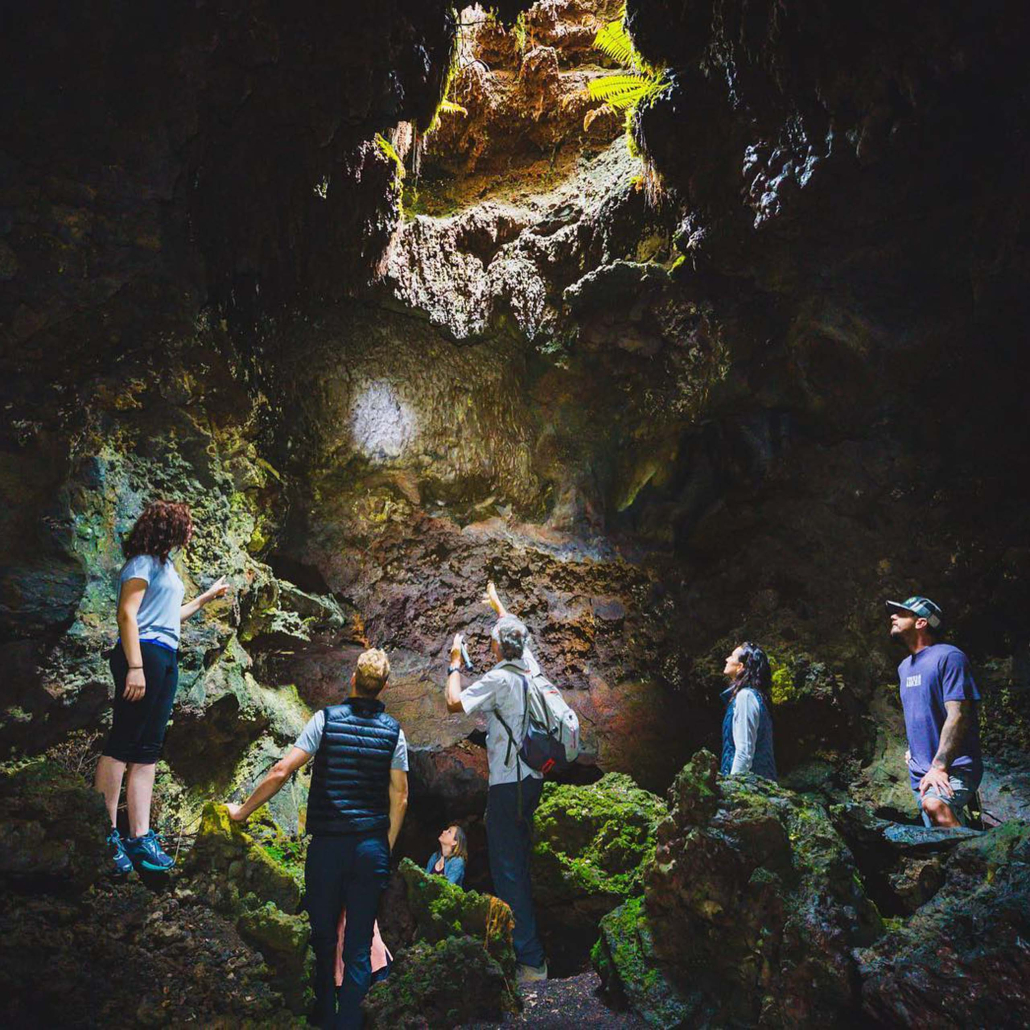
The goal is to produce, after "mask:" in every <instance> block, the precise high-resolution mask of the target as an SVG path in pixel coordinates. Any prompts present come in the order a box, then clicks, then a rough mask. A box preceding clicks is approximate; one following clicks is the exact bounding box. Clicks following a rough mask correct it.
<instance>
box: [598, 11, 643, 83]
mask: <svg viewBox="0 0 1030 1030" xmlns="http://www.w3.org/2000/svg"><path fill="white" fill-rule="evenodd" d="M625 16H626V11H625V8H623V12H622V14H621V15H620V16H619V17H618V18H616V20H615V21H610V22H608V23H607V24H606V25H603V26H602V27H601V31H600V32H598V33H597V35H596V36H595V37H594V47H595V48H596V49H598V50H600V51H601V53H602V54H605V55H606V56H607V57H610V58H611V59H612V60H613V61H614V62H615V63H616V64H621V65H622V67H623V68H635V69H636V70H637V71H640V70H641V61H640V55H639V54H638V53H637V51H636V48H635V47H634V46H633V40H632V39H630V38H629V33H628V32H627V31H626V23H625V21H624V20H623V19H624V18H625Z"/></svg>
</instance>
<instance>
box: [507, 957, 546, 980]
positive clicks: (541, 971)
mask: <svg viewBox="0 0 1030 1030" xmlns="http://www.w3.org/2000/svg"><path fill="white" fill-rule="evenodd" d="M515 979H516V980H518V982H519V983H520V984H528V983H533V982H535V981H537V980H546V979H547V963H546V962H545V963H544V964H543V965H542V966H527V965H525V964H524V963H522V962H520V963H519V968H518V969H517V970H516V973H515Z"/></svg>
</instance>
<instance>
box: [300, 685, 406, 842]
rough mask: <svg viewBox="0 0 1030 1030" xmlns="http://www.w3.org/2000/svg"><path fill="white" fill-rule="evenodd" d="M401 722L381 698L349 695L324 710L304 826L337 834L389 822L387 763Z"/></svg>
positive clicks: (386, 825)
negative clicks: (341, 702) (386, 707)
mask: <svg viewBox="0 0 1030 1030" xmlns="http://www.w3.org/2000/svg"><path fill="white" fill-rule="evenodd" d="M400 732H401V726H400V723H399V722H398V721H397V720H396V719H394V718H393V717H392V716H389V715H387V714H386V712H385V711H384V710H383V703H382V701H376V700H374V699H372V698H363V697H349V698H347V700H346V701H344V702H343V704H341V705H333V706H331V707H329V708H327V709H326V710H325V731H324V732H323V733H322V743H321V744H319V746H318V750H317V751H316V752H315V761H314V769H313V771H312V774H311V792H310V793H309V794H308V817H307V830H308V833H312V834H319V835H321V834H326V835H330V836H340V835H341V834H345V833H371V832H374V831H377V830H386V829H388V828H389V826H390V762H391V761H392V759H393V752H394V749H395V748H396V747H397V740H398V738H399V737H400Z"/></svg>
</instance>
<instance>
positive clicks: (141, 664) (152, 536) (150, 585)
mask: <svg viewBox="0 0 1030 1030" xmlns="http://www.w3.org/2000/svg"><path fill="white" fill-rule="evenodd" d="M192 535H193V520H192V518H191V516H190V509H189V505H188V504H179V503H175V502H172V501H151V502H150V503H149V504H148V505H147V506H146V507H145V508H144V509H143V514H142V515H140V517H139V518H138V519H137V520H136V524H135V525H134V526H133V527H132V532H131V533H129V536H128V539H127V540H126V541H125V543H124V545H123V550H124V552H125V557H126V562H125V564H124V565H123V566H122V571H121V576H120V580H121V593H120V595H119V599H118V632H119V638H118V643H117V644H116V645H115V647H114V649H113V650H112V651H111V655H110V658H111V675H112V676H113V677H114V685H115V687H114V718H113V721H112V724H111V732H110V734H109V735H108V737H107V743H106V744H105V745H104V751H103V755H102V757H101V759H100V763H99V764H98V765H97V772H96V780H95V785H96V789H97V790H98V791H99V792H100V793H101V794H103V795H104V801H105V802H106V804H107V811H108V814H109V815H110V816H111V833H110V835H109V836H108V838H107V843H108V847H109V849H110V857H111V860H112V863H113V865H114V871H115V872H116V873H122V874H124V873H128V872H130V871H131V870H132V869H133V867H136V868H137V869H145V870H149V871H151V872H164V871H167V870H168V869H170V868H171V867H172V866H173V865H174V864H175V860H174V859H173V858H172V857H171V856H169V855H167V854H165V852H164V851H163V850H162V848H161V844H160V842H159V841H158V839H157V835H156V834H155V833H154V831H153V830H152V829H151V828H150V802H151V798H152V797H153V793H154V771H155V768H156V764H157V760H158V759H159V758H160V757H161V750H162V747H163V746H164V738H165V730H166V729H167V727H168V719H169V717H170V716H171V713H172V702H173V701H174V700H175V690H176V687H177V686H178V683H179V665H178V649H179V630H180V625H181V623H182V621H183V619H188V618H189V617H190V616H191V615H193V614H194V613H195V612H198V611H200V609H201V608H203V607H204V605H206V604H207V603H208V602H209V601H213V600H214V599H215V598H216V597H222V596H223V595H224V594H225V593H226V591H227V590H228V587H227V586H226V583H225V580H224V578H222V579H218V580H217V581H216V582H215V583H214V584H212V585H211V586H210V587H208V589H207V590H205V591H204V593H202V594H201V595H200V596H199V597H196V598H194V599H193V600H192V601H190V602H189V603H188V604H183V603H182V601H183V595H184V594H185V592H186V588H185V587H184V586H183V582H182V580H181V579H180V578H179V574H178V573H177V572H176V571H175V566H174V565H173V564H172V562H171V559H170V555H171V553H172V551H176V550H179V549H181V548H183V547H185V546H186V545H187V544H188V543H189V541H190V537H191V536H192ZM123 778H125V779H126V784H125V798H126V802H127V804H128V809H129V833H130V836H129V837H126V838H123V837H122V836H121V835H120V834H119V832H118V830H117V828H116V825H115V824H116V822H117V813H118V797H119V795H120V794H121V789H122V779H123Z"/></svg>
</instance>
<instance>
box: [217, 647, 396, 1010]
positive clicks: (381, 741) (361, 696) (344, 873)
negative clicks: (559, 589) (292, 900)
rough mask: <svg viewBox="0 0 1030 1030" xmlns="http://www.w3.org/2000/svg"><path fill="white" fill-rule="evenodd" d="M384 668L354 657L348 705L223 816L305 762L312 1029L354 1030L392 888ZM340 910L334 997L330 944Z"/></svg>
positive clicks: (243, 815) (391, 779)
mask: <svg viewBox="0 0 1030 1030" xmlns="http://www.w3.org/2000/svg"><path fill="white" fill-rule="evenodd" d="M389 676H390V662H389V660H388V659H387V657H386V654H385V653H384V652H383V651H380V650H379V649H377V648H372V649H371V650H368V651H365V652H364V653H362V654H361V655H360V656H359V658H358V661H357V665H356V667H355V670H354V673H353V674H352V675H351V680H350V684H351V693H350V696H349V697H348V698H347V699H346V700H345V701H343V702H342V703H340V704H338V705H331V706H330V707H328V708H324V709H322V711H320V712H316V713H315V715H313V716H312V717H311V719H310V720H309V722H308V724H307V725H306V726H305V727H304V731H303V732H302V733H301V735H300V736H299V737H298V738H297V742H296V744H294V746H293V747H292V748H290V750H289V751H288V752H287V754H286V755H285V757H284V758H282V759H280V760H279V761H278V762H276V764H275V765H274V766H272V768H271V770H270V771H269V772H268V774H267V775H266V776H265V778H264V779H263V780H262V781H261V783H260V784H258V786H257V787H256V788H255V790H254V792H253V793H252V794H251V795H250V797H249V798H247V800H246V801H245V802H244V803H243V804H242V805H236V804H230V805H229V806H228V807H229V815H230V816H231V817H232V818H233V819H234V820H236V821H237V822H242V821H243V820H245V819H247V818H248V817H249V816H250V814H251V813H252V812H253V811H255V810H256V809H257V808H260V807H261V805H263V804H264V803H265V802H266V801H268V800H269V799H270V798H272V797H274V796H275V795H276V794H277V793H278V792H279V791H280V790H281V789H282V787H283V785H284V784H285V783H286V781H287V780H288V779H289V778H290V776H291V775H292V774H293V773H294V772H296V770H297V769H299V768H301V766H303V765H304V764H305V763H306V762H308V761H310V760H311V758H312V757H314V759H315V764H314V769H313V771H312V775H311V790H310V792H309V793H308V812H307V830H308V832H309V833H310V834H311V843H310V845H309V846H308V853H307V859H306V860H305V864H304V895H305V905H306V907H307V911H308V916H309V917H310V919H311V947H312V948H313V949H314V952H315V1014H314V1018H315V1022H316V1024H317V1025H318V1026H321V1027H336V1028H338V1030H351V1028H352V1027H360V1026H361V1002H362V999H363V998H364V997H365V995H366V994H367V993H368V988H369V984H370V982H371V978H372V959H371V948H372V935H373V928H374V926H375V919H376V911H377V909H378V908H379V899H380V897H381V895H382V893H383V891H384V890H385V888H386V885H387V881H388V880H389V878H390V852H391V851H392V850H393V846H394V844H396V842H397V835H398V834H399V833H400V830H401V825H402V823H403V822H404V813H405V811H406V810H407V806H408V747H407V742H406V741H405V739H404V731H403V730H402V729H401V726H400V723H399V722H397V720H396V719H394V718H393V717H392V716H390V715H387V714H386V711H385V709H384V706H383V703H382V701H380V700H379V694H380V693H381V692H382V690H383V689H384V688H385V687H386V682H387V679H388V678H389ZM344 909H345V910H346V928H345V930H344V938H343V949H342V955H341V960H342V962H343V965H344V969H343V982H342V984H341V987H340V991H339V997H338V998H337V992H336V982H335V979H336V978H335V974H336V944H337V927H338V925H339V920H340V913H341V911H343V910H344Z"/></svg>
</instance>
